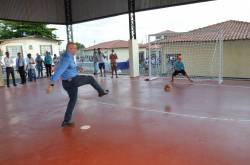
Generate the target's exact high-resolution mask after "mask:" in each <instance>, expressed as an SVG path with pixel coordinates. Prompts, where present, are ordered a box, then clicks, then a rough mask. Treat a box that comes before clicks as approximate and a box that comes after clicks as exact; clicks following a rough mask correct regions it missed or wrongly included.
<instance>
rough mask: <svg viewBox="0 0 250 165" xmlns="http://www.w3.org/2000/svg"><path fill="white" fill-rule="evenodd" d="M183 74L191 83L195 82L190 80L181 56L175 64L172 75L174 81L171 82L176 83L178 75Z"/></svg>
mask: <svg viewBox="0 0 250 165" xmlns="http://www.w3.org/2000/svg"><path fill="white" fill-rule="evenodd" d="M180 73H181V74H182V75H183V76H185V77H187V79H188V80H189V81H190V82H193V80H191V79H190V78H189V76H188V75H187V73H186V71H185V67H184V64H183V62H182V57H181V54H180V55H178V56H177V61H176V62H175V64H174V73H173V74H172V80H171V82H174V77H175V76H176V75H178V74H180Z"/></svg>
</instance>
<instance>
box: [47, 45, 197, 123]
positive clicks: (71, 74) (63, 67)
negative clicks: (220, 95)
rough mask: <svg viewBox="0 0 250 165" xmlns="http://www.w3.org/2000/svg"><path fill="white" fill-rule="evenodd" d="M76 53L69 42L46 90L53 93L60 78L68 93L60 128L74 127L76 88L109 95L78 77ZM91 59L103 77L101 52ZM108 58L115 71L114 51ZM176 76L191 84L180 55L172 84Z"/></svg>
mask: <svg viewBox="0 0 250 165" xmlns="http://www.w3.org/2000/svg"><path fill="white" fill-rule="evenodd" d="M76 51H77V49H76V45H75V43H73V42H69V43H68V44H67V46H66V52H65V53H64V54H62V56H61V59H60V63H59V65H58V66H57V69H56V71H55V73H54V74H53V75H52V77H51V78H50V82H49V85H48V88H47V92H48V93H51V92H52V91H53V88H54V85H55V82H56V81H57V80H58V79H59V78H60V79H61V80H62V86H63V88H64V90H65V91H66V92H67V93H68V96H69V102H68V105H67V109H66V112H65V115H64V120H63V122H62V124H61V126H62V127H70V126H73V125H74V122H73V121H72V114H73V111H74V107H75V104H76V101H77V95H78V87H80V86H83V85H88V84H89V85H91V86H92V87H93V88H94V89H95V90H96V91H97V92H98V96H99V97H102V96H104V95H107V94H108V93H109V91H108V90H105V89H103V88H102V87H101V86H100V85H99V84H98V82H97V81H96V79H95V78H94V77H93V76H89V75H78V72H83V71H84V69H83V68H81V67H79V66H77V65H76V63H75V61H74V57H75V55H76ZM93 57H94V59H95V61H94V62H95V63H94V67H95V74H97V70H96V65H97V64H98V65H99V69H100V70H101V76H105V71H104V69H105V65H104V59H105V58H106V57H105V56H104V54H103V53H102V52H101V50H100V49H98V51H97V52H96V50H95V51H94V56H93ZM109 58H110V61H111V68H113V69H112V70H115V69H116V59H117V55H116V54H115V53H114V50H112V53H111V54H110V57H109ZM178 74H183V75H184V76H186V77H187V78H188V80H189V81H191V82H192V80H191V79H190V78H189V76H188V75H187V73H186V71H185V68H184V64H183V62H182V56H181V55H179V56H178V57H177V62H176V63H175V71H174V73H173V75H172V82H173V81H174V77H175V76H176V75H178ZM112 77H113V73H112Z"/></svg>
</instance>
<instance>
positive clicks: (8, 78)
mask: <svg viewBox="0 0 250 165" xmlns="http://www.w3.org/2000/svg"><path fill="white" fill-rule="evenodd" d="M10 75H11V77H12V81H13V85H16V80H15V74H14V68H13V67H6V76H7V86H10Z"/></svg>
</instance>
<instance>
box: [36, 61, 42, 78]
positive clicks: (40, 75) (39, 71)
mask: <svg viewBox="0 0 250 165" xmlns="http://www.w3.org/2000/svg"><path fill="white" fill-rule="evenodd" d="M36 69H37V73H38V76H37V78H43V65H41V64H38V65H37V66H36Z"/></svg>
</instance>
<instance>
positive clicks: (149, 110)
mask: <svg viewBox="0 0 250 165" xmlns="http://www.w3.org/2000/svg"><path fill="white" fill-rule="evenodd" d="M84 100H85V99H84ZM85 101H89V102H94V103H98V104H103V105H109V106H113V107H121V106H120V105H118V104H112V103H107V102H101V101H92V100H85ZM123 108H131V109H135V110H137V111H142V112H154V113H161V114H167V115H172V116H177V117H184V118H193V119H207V120H216V121H231V122H250V119H233V118H224V117H207V116H198V115H190V114H182V113H174V112H165V111H160V110H157V109H146V108H141V107H134V106H131V107H128V106H127V107H123ZM109 110H112V109H109Z"/></svg>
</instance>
